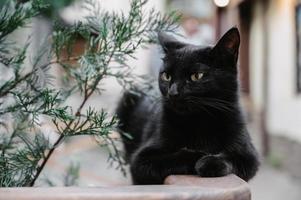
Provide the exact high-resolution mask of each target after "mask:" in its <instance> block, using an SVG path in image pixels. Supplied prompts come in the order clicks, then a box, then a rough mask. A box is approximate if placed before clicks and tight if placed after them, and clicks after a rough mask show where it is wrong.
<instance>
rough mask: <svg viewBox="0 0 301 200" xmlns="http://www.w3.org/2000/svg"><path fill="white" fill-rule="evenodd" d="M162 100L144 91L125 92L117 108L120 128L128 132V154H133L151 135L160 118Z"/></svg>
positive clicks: (125, 141)
mask: <svg viewBox="0 0 301 200" xmlns="http://www.w3.org/2000/svg"><path fill="white" fill-rule="evenodd" d="M160 110H161V106H160V102H159V100H157V99H156V98H154V97H150V96H148V95H146V94H143V93H132V92H125V93H124V94H123V97H122V99H121V100H120V102H119V105H118V107H117V110H116V114H117V117H118V119H119V123H118V129H119V131H120V132H123V133H127V134H126V135H130V138H127V137H124V136H123V143H124V145H125V150H126V152H127V154H129V155H130V154H132V153H133V152H134V151H135V150H136V149H137V148H138V147H139V145H140V144H141V142H142V141H144V140H146V139H147V138H148V137H150V134H149V133H151V132H154V129H156V124H158V120H159V118H160Z"/></svg>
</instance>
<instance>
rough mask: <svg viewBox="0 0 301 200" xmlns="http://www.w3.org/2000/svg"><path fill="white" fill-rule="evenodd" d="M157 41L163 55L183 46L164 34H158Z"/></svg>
mask: <svg viewBox="0 0 301 200" xmlns="http://www.w3.org/2000/svg"><path fill="white" fill-rule="evenodd" d="M158 40H159V43H160V45H161V46H162V49H163V51H164V53H169V52H172V51H173V50H176V49H179V48H182V47H184V46H185V44H184V43H182V42H179V41H178V40H176V39H175V38H174V37H172V36H170V35H167V34H166V33H164V32H159V33H158Z"/></svg>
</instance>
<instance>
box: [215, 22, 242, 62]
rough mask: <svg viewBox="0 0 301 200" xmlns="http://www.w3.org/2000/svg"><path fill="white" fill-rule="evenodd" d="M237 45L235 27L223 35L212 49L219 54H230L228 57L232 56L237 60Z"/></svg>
mask: <svg viewBox="0 0 301 200" xmlns="http://www.w3.org/2000/svg"><path fill="white" fill-rule="evenodd" d="M239 45H240V35H239V31H238V29H237V28H236V27H233V28H231V29H230V30H228V31H227V32H226V33H225V34H224V35H223V37H222V38H221V39H220V40H219V41H218V42H217V44H216V45H215V46H214V47H213V50H216V51H217V52H219V53H223V52H226V53H230V55H232V56H234V58H235V59H236V60H237V57H238V49H239Z"/></svg>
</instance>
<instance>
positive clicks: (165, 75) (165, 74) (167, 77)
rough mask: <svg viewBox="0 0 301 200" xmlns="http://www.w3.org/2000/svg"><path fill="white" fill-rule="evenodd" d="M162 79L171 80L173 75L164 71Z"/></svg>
mask: <svg viewBox="0 0 301 200" xmlns="http://www.w3.org/2000/svg"><path fill="white" fill-rule="evenodd" d="M161 79H162V80H163V81H167V82H169V81H170V80H171V76H170V75H169V74H167V73H166V72H163V73H162V74H161Z"/></svg>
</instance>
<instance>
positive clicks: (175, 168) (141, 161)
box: [130, 145, 205, 184]
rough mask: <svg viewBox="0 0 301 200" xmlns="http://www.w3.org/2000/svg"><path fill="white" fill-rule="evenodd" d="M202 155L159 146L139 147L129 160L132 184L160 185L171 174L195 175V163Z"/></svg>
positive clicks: (186, 150)
mask: <svg viewBox="0 0 301 200" xmlns="http://www.w3.org/2000/svg"><path fill="white" fill-rule="evenodd" d="M204 155H205V154H204V153H202V152H196V151H192V150H188V149H180V150H178V151H172V150H167V149H166V148H162V147H161V146H159V145H147V146H144V147H141V148H140V149H138V150H137V152H136V153H135V154H134V155H133V157H132V160H131V166H130V169H131V174H132V178H133V183H134V184H162V183H163V181H164V179H165V178H166V177H167V176H168V175H171V174H196V172H195V170H194V165H195V162H196V161H197V160H198V159H199V158H201V157H202V156H204Z"/></svg>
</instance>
